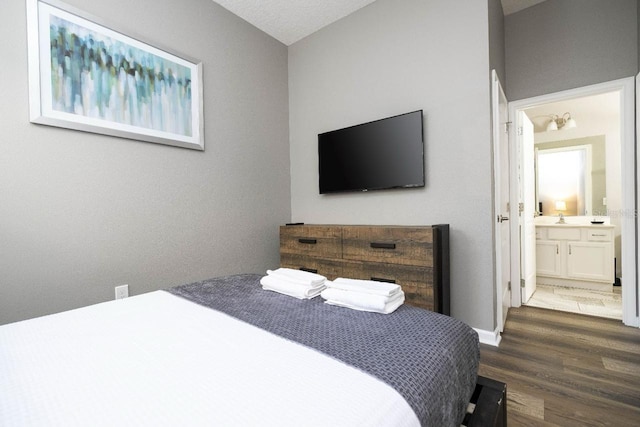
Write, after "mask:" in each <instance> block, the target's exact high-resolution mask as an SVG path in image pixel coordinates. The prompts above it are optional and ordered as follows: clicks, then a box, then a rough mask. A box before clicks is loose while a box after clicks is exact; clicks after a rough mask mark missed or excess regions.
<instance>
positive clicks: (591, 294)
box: [525, 284, 622, 320]
mask: <svg viewBox="0 0 640 427" xmlns="http://www.w3.org/2000/svg"><path fill="white" fill-rule="evenodd" d="M525 305H529V306H533V307H541V308H549V309H552V310H560V311H569V312H572V313H581V314H587V315H590V316H598V317H606V318H609V319H618V320H622V294H621V290H620V286H611V292H599V291H591V290H588V289H579V288H565V287H560V286H552V285H544V284H538V285H537V286H536V291H535V292H534V293H533V295H532V296H531V298H530V299H529V301H527V303H526V304H525Z"/></svg>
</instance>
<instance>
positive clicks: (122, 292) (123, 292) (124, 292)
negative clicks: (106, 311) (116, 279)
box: [116, 285, 129, 299]
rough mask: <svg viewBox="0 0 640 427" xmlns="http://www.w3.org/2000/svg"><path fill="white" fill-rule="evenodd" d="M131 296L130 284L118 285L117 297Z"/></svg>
mask: <svg viewBox="0 0 640 427" xmlns="http://www.w3.org/2000/svg"><path fill="white" fill-rule="evenodd" d="M128 296H129V285H122V286H116V299H122V298H126V297H128Z"/></svg>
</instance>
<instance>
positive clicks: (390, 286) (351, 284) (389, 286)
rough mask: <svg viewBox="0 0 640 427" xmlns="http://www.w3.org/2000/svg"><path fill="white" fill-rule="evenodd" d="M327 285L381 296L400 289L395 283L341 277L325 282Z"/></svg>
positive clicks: (395, 292)
mask: <svg viewBox="0 0 640 427" xmlns="http://www.w3.org/2000/svg"><path fill="white" fill-rule="evenodd" d="M327 287H330V288H335V289H342V290H345V291H357V292H363V293H367V294H373V295H382V296H391V295H395V294H397V293H398V292H401V290H402V288H401V287H400V285H396V284H395V283H387V282H378V281H376V280H360V279H345V278H343V277H339V278H337V279H336V280H334V281H333V282H331V283H327Z"/></svg>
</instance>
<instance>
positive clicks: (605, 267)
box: [567, 242, 614, 283]
mask: <svg viewBox="0 0 640 427" xmlns="http://www.w3.org/2000/svg"><path fill="white" fill-rule="evenodd" d="M567 276H568V278H571V279H582V280H593V281H598V282H608V283H613V280H614V278H613V246H612V243H611V242H607V243H596V242H568V243H567Z"/></svg>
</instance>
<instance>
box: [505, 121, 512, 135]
mask: <svg viewBox="0 0 640 427" xmlns="http://www.w3.org/2000/svg"><path fill="white" fill-rule="evenodd" d="M510 126H511V122H505V123H504V133H509V127H510Z"/></svg>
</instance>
